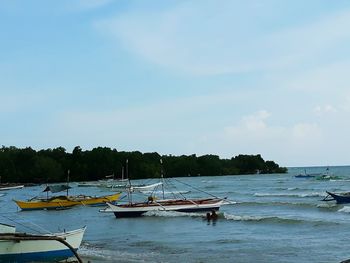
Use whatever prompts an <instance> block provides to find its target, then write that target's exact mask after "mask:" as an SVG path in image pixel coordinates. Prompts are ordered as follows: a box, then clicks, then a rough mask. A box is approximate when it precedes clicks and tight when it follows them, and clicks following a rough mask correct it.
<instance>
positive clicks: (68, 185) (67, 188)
mask: <svg viewBox="0 0 350 263" xmlns="http://www.w3.org/2000/svg"><path fill="white" fill-rule="evenodd" d="M69 173H70V170H69V169H68V174H67V196H68V188H69Z"/></svg>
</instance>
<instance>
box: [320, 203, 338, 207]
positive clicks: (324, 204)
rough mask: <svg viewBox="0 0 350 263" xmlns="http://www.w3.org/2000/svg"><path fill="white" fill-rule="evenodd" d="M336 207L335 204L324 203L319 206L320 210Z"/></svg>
mask: <svg viewBox="0 0 350 263" xmlns="http://www.w3.org/2000/svg"><path fill="white" fill-rule="evenodd" d="M335 206H337V204H335V203H322V204H318V205H317V207H318V208H331V207H335Z"/></svg>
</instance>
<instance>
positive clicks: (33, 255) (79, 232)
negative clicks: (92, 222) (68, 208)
mask: <svg viewBox="0 0 350 263" xmlns="http://www.w3.org/2000/svg"><path fill="white" fill-rule="evenodd" d="M85 229H86V227H83V228H80V229H76V230H72V231H67V232H62V233H53V234H47V235H35V234H28V233H17V232H16V228H15V227H14V226H10V225H5V224H0V262H34V261H35V262H37V261H41V262H43V261H45V262H47V261H55V262H57V261H60V260H65V259H67V258H70V257H72V256H76V257H77V259H78V261H79V262H81V260H80V258H79V256H78V255H77V253H76V251H77V250H78V248H79V247H80V244H81V242H82V239H83V236H84V233H85Z"/></svg>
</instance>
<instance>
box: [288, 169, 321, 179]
mask: <svg viewBox="0 0 350 263" xmlns="http://www.w3.org/2000/svg"><path fill="white" fill-rule="evenodd" d="M318 175H320V173H313V174H308V173H306V170H304V173H303V174H297V175H295V176H294V177H295V178H314V177H316V176H318Z"/></svg>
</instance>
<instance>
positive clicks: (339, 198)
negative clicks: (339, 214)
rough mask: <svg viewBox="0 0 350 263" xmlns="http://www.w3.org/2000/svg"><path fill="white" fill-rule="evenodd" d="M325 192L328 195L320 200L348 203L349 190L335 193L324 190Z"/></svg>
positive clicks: (349, 199) (349, 198)
mask: <svg viewBox="0 0 350 263" xmlns="http://www.w3.org/2000/svg"><path fill="white" fill-rule="evenodd" d="M326 193H327V194H328V195H327V196H326V197H325V198H324V199H323V200H322V201H336V203H337V204H346V203H350V192H347V193H341V194H336V193H331V192H328V191H326Z"/></svg>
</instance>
